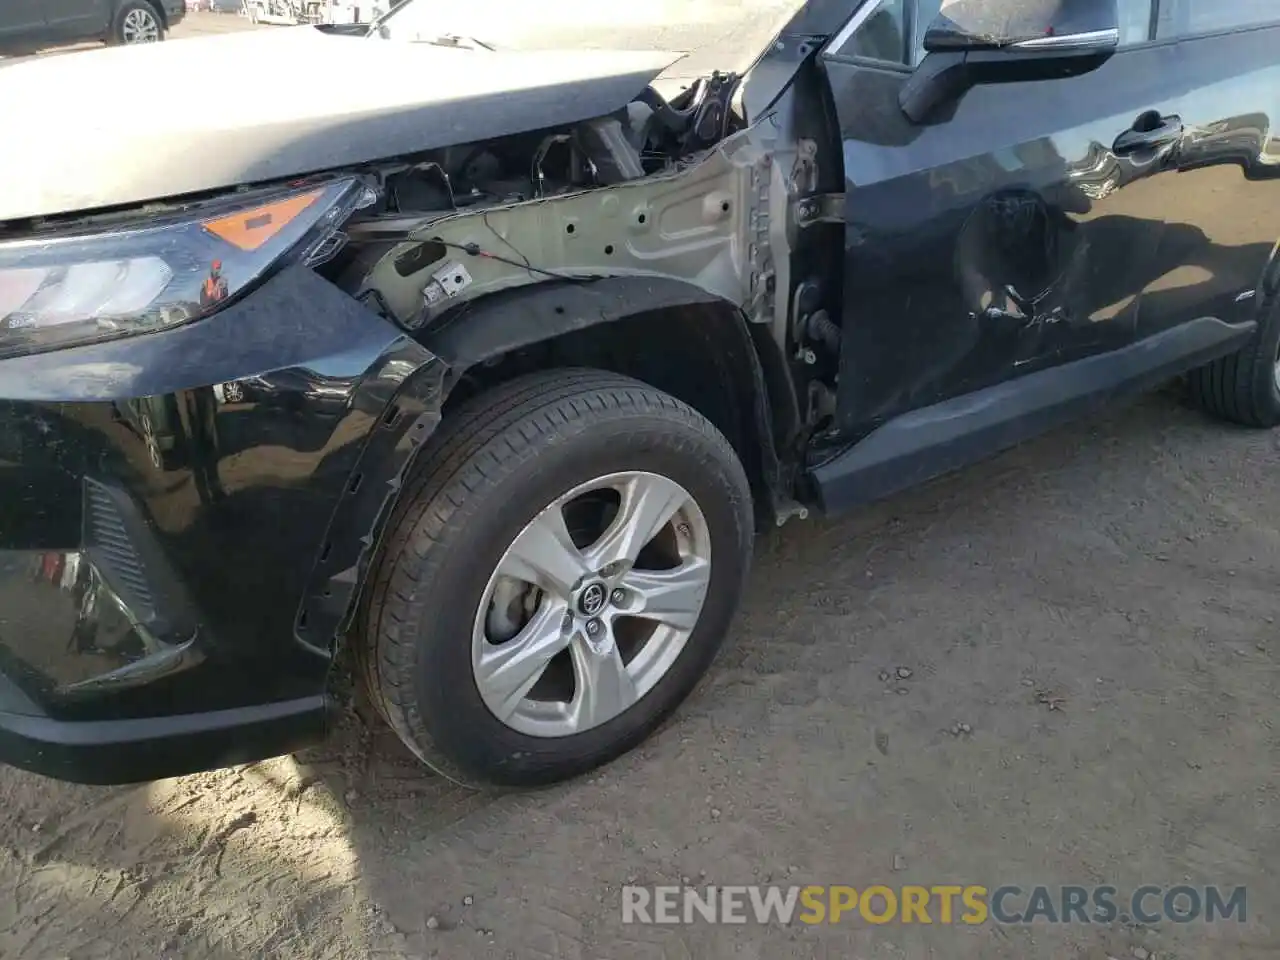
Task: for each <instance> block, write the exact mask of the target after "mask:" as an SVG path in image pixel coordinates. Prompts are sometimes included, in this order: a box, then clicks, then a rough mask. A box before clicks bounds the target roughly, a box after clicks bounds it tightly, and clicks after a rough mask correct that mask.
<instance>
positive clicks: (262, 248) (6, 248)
mask: <svg viewBox="0 0 1280 960" xmlns="http://www.w3.org/2000/svg"><path fill="white" fill-rule="evenodd" d="M372 199H373V194H372V191H371V189H370V188H369V187H368V186H367V185H366V184H365V183H364V182H363V181H361V180H358V179H355V178H346V179H342V180H333V181H329V182H327V183H323V184H319V185H311V186H308V187H305V188H302V189H294V190H285V191H279V192H270V193H261V192H259V193H256V194H254V195H252V197H249V196H241V197H238V198H236V199H233V200H228V201H218V202H215V203H210V204H205V205H201V206H199V207H193V208H191V209H189V210H187V211H186V212H184V213H182V214H176V215H171V216H168V217H165V218H162V219H151V220H147V221H145V222H138V223H126V224H123V225H112V226H110V227H104V228H101V229H99V230H97V231H92V232H85V231H79V232H76V233H50V234H47V235H33V236H31V237H27V238H23V239H21V240H10V241H0V357H8V356H15V355H19V354H27V353H36V352H40V351H44V350H52V349H56V348H58V347H68V346H73V345H79V344H84V343H92V342H95V341H99V340H108V339H113V338H115V337H122V336H129V335H131V334H138V333H148V332H150V331H154V330H162V329H165V328H167V327H172V326H175V325H177V324H181V323H186V322H188V321H190V320H194V319H197V318H199V317H202V316H206V315H207V314H210V313H212V312H214V311H215V310H218V309H220V308H221V307H223V306H225V305H226V304H227V303H228V302H229V301H231V300H233V299H234V298H236V297H237V296H240V295H241V294H243V293H244V292H245V291H247V290H248V289H250V288H251V287H252V286H253V285H254V284H255V283H256V282H257V281H258V280H260V279H262V278H263V277H264V276H265V275H266V274H267V273H268V272H270V271H271V270H272V269H273V268H274V267H276V266H278V265H279V264H280V263H282V262H284V261H286V260H287V261H294V260H300V261H303V262H310V263H316V262H318V261H319V260H321V259H323V258H325V257H327V256H331V255H332V254H333V253H334V252H335V250H336V244H335V240H338V239H340V237H341V235H340V234H339V233H338V229H339V227H341V226H342V224H343V223H344V222H345V221H346V219H347V218H348V217H349V216H350V215H351V213H352V212H353V211H354V210H356V209H359V208H360V207H363V206H365V205H367V204H368V203H369V202H371V201H372Z"/></svg>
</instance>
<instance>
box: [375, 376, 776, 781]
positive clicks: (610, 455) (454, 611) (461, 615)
mask: <svg viewBox="0 0 1280 960" xmlns="http://www.w3.org/2000/svg"><path fill="white" fill-rule="evenodd" d="M446 419H447V420H448V421H449V426H448V427H447V428H446V427H445V426H444V425H443V424H442V429H441V431H439V432H438V433H439V435H438V437H436V438H433V441H430V442H429V443H428V445H427V448H424V450H423V452H422V454H421V455H420V456H419V458H418V461H417V463H416V464H415V467H416V469H415V470H413V471H412V472H411V475H410V480H409V481H408V482H407V483H406V490H405V495H404V496H403V497H402V498H401V507H400V508H399V509H397V510H396V511H395V513H394V514H393V521H392V523H393V525H392V526H390V527H389V529H391V530H392V533H391V535H390V536H389V537H388V539H387V541H386V545H385V548H384V550H383V551H382V553H381V556H380V558H379V560H378V562H377V563H376V565H375V568H374V570H375V573H374V576H373V588H372V590H371V591H370V594H369V602H368V605H367V615H366V616H365V617H364V618H363V619H364V622H365V624H366V630H365V636H364V638H363V643H362V645H361V646H362V648H363V649H364V651H365V653H364V656H362V657H360V658H358V659H360V660H361V661H362V662H363V663H364V664H365V672H366V673H367V675H368V680H369V687H370V692H371V693H372V694H374V699H375V702H376V703H377V704H378V707H379V710H380V711H381V712H382V713H383V715H384V716H385V717H386V718H387V720H388V721H389V722H390V723H391V725H392V727H393V728H394V729H396V731H397V733H399V734H400V736H401V737H402V738H403V739H404V740H405V742H406V743H407V744H408V745H409V746H410V748H411V749H413V750H414V752H415V753H417V754H418V755H419V756H420V757H421V758H422V759H423V760H425V761H426V762H427V763H428V764H429V765H430V766H432V767H434V768H435V769H437V770H438V771H439V772H441V773H443V774H444V775H445V776H448V777H450V778H451V779H455V780H458V781H460V782H464V783H467V782H475V781H477V780H481V781H487V782H496V783H499V784H509V785H523V786H531V785H536V784H538V783H546V782H550V781H554V780H560V779H564V778H565V777H567V776H573V775H575V774H577V773H581V772H585V771H586V770H589V769H592V768H594V767H596V766H598V765H600V764H601V763H603V762H605V761H607V760H609V759H611V758H613V757H614V756H617V755H618V754H621V753H623V752H625V751H626V750H628V749H630V748H631V747H632V746H634V745H635V744H637V743H638V742H639V741H641V740H643V739H644V738H645V737H646V736H648V734H649V733H650V732H651V731H652V730H653V729H654V728H655V727H657V726H658V725H659V724H660V723H661V722H662V721H663V720H664V719H665V718H666V717H667V716H668V715H669V714H670V712H671V711H672V710H673V709H674V708H675V707H676V706H678V704H679V703H680V702H681V701H682V700H683V699H684V698H685V697H686V696H687V695H688V693H689V692H690V691H691V690H692V689H693V688H694V686H696V684H697V682H698V681H699V679H700V678H701V677H702V675H703V674H704V673H705V671H706V669H707V667H708V666H709V665H710V663H711V661H712V660H713V659H714V656H715V654H716V652H717V650H718V648H719V646H720V641H721V639H722V638H723V636H724V634H725V633H726V631H727V628H728V626H729V623H730V621H731V619H732V615H733V612H734V610H735V608H736V606H737V603H738V600H739V598H740V596H741V593H742V590H743V587H744V585H745V577H746V573H747V568H748V566H749V560H750V553H751V545H752V538H753V537H752V535H753V532H754V531H753V529H752V510H751V501H750V491H749V487H748V484H747V480H746V476H745V473H744V472H743V470H742V467H741V465H740V464H739V462H738V460H737V457H736V455H735V454H734V451H733V449H732V447H731V446H730V445H729V443H728V441H727V440H726V439H725V438H724V437H723V436H722V435H721V434H720V433H719V431H717V430H716V429H715V428H714V427H713V426H712V425H711V424H710V423H709V422H708V421H706V420H705V418H703V417H702V416H701V415H700V414H698V413H697V412H695V411H694V410H692V409H691V408H689V407H688V406H686V405H685V404H683V403H681V402H680V401H678V400H675V399H674V398H672V397H670V396H668V395H666V394H663V393H661V392H660V391H657V390H654V389H652V388H650V387H648V386H646V385H644V384H642V383H640V382H638V381H634V380H631V379H629V378H626V377H622V376H619V375H616V374H610V373H604V372H600V371H594V370H578V369H568V370H559V371H552V372H548V373H542V374H535V375H533V376H530V377H524V378H520V379H518V380H515V381H511V382H510V383H508V384H506V385H504V386H503V387H501V388H498V389H497V390H495V391H493V392H491V393H488V394H482V395H481V396H480V397H477V398H473V399H472V400H471V401H468V403H467V404H464V406H463V408H462V409H460V410H458V411H457V412H456V413H454V414H453V415H451V417H450V418H446ZM627 469H631V470H653V471H654V472H658V473H662V474H663V475H665V476H669V477H670V478H671V479H673V480H675V481H676V482H678V483H680V484H681V485H682V486H684V487H685V489H686V490H688V491H689V492H690V494H692V495H693V496H694V498H695V500H696V501H697V502H698V504H699V506H700V507H701V509H702V511H703V514H704V516H705V517H706V519H707V522H708V525H709V527H710V529H711V532H712V556H713V562H712V572H711V583H710V584H709V587H708V591H707V599H706V601H705V604H704V607H703V611H702V614H701V615H700V617H699V621H698V624H697V626H696V627H695V628H694V631H693V632H692V634H691V636H690V638H689V640H688V643H687V644H686V647H685V649H684V650H683V651H682V653H681V655H680V657H679V658H678V659H677V661H676V663H675V664H674V665H673V666H672V668H671V669H670V670H669V671H668V673H667V674H666V675H664V676H663V678H662V679H661V680H660V681H659V682H658V683H657V684H656V685H655V686H654V687H653V688H652V689H651V690H650V691H649V692H648V693H647V694H646V696H645V697H644V698H643V699H642V700H641V701H640V704H638V705H636V706H633V707H632V708H631V709H630V710H628V711H627V712H626V713H624V714H622V715H621V716H619V717H617V718H614V719H613V720H610V721H608V722H607V723H605V724H602V725H601V726H599V727H596V728H593V729H591V730H587V731H584V732H582V733H579V734H575V735H573V736H570V737H563V738H537V737H530V736H527V735H525V734H521V733H519V732H517V731H515V730H513V729H511V728H509V727H507V726H506V725H505V724H503V723H501V722H500V721H499V720H498V719H497V718H496V717H494V716H493V715H492V714H491V713H490V712H489V711H488V709H487V708H486V707H485V706H484V704H483V701H482V700H481V699H480V694H479V691H478V689H477V688H476V686H475V682H474V680H473V678H472V667H471V635H472V625H473V622H474V617H475V615H476V610H477V608H478V603H479V599H480V596H481V594H482V591H483V589H484V587H485V585H486V584H487V582H488V579H489V576H490V575H491V573H492V571H493V569H494V568H495V566H496V563H497V561H498V559H499V558H500V557H501V554H502V553H503V552H504V551H505V550H506V548H507V547H508V546H509V544H510V543H511V542H512V541H513V540H514V538H515V536H516V535H517V534H518V533H519V531H520V530H521V529H523V527H524V525H525V524H526V523H527V522H528V521H529V520H530V519H532V517H533V515H534V514H536V512H537V511H538V510H540V509H541V508H542V506H544V505H545V504H547V503H550V502H552V501H554V500H555V499H557V498H558V497H559V496H561V495H563V494H564V493H565V492H567V491H568V490H569V489H571V488H572V487H574V486H576V485H577V484H578V483H581V482H584V481H587V480H590V479H592V478H594V477H596V476H600V475H603V474H607V473H612V472H617V471H622V470H627ZM535 504H536V505H537V506H536V507H535V506H534V505H535ZM461 597H467V598H468V599H467V601H466V602H465V603H464V602H462V601H461V599H460V598H461ZM460 677H465V678H466V682H465V683H464V682H460V680H459V678H460Z"/></svg>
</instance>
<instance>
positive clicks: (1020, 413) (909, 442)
mask: <svg viewBox="0 0 1280 960" xmlns="http://www.w3.org/2000/svg"><path fill="white" fill-rule="evenodd" d="M1255 329H1256V324H1255V323H1253V322H1252V321H1250V322H1249V323H1242V324H1228V323H1223V322H1222V321H1220V320H1217V319H1214V318H1212V317H1206V318H1202V319H1199V320H1194V321H1192V322H1190V323H1187V324H1183V325H1182V326H1180V327H1176V328H1174V329H1172V330H1166V331H1164V332H1162V333H1158V334H1156V335H1155V336H1153V337H1148V338H1146V339H1145V340H1140V341H1138V342H1137V343H1134V344H1132V345H1130V346H1128V347H1124V348H1122V349H1120V350H1115V351H1112V352H1111V353H1105V354H1099V355H1097V356H1093V357H1086V358H1085V359H1083V360H1076V361H1074V362H1072V363H1066V364H1063V365H1062V366H1060V367H1054V368H1051V369H1048V370H1041V371H1038V372H1036V373H1032V374H1028V375H1027V376H1025V377H1019V378H1017V379H1014V380H1009V381H1007V382H1005V383H1001V384H997V385H996V386H993V387H987V388H985V389H983V390H977V391H975V392H973V393H970V394H966V395H964V396H962V397H956V398H954V399H951V400H945V401H943V402H942V403H937V404H933V405H932V406H928V407H923V408H921V409H919V410H912V411H911V412H910V413H904V414H902V415H901V416H898V417H895V418H894V419H892V420H890V421H889V422H887V423H885V424H883V425H882V426H880V427H877V428H876V429H875V430H873V431H872V432H871V433H869V434H868V435H867V436H866V437H864V438H863V439H862V440H860V441H859V442H858V443H856V444H854V445H853V446H852V447H850V448H849V449H847V450H845V451H844V452H843V453H840V454H838V455H837V456H836V457H834V458H833V459H831V460H829V461H827V462H826V463H824V464H822V465H821V466H818V467H814V468H812V469H811V470H810V471H809V477H810V479H811V480H812V482H813V487H814V489H815V491H816V493H817V497H818V504H819V506H820V507H821V509H823V510H824V511H827V512H836V511H839V510H843V509H846V508H848V507H852V506H856V505H857V504H860V503H867V502H869V501H872V500H877V499H879V498H881V497H886V496H889V495H891V494H894V493H897V492H899V491H901V490H905V489H907V488H909V487H913V486H915V485H917V484H919V483H923V482H924V481H926V480H930V479H932V478H934V477H937V476H940V475H942V474H944V473H949V472H950V471H952V470H956V469H959V468H960V467H964V466H968V465H969V464H971V463H975V462H977V461H979V460H983V459H985V458H987V457H990V456H992V455H993V454H996V453H999V452H1000V451H1001V450H1004V449H1007V448H1008V447H1012V446H1014V445H1015V444H1018V443H1021V442H1023V441H1024V440H1030V439H1032V438H1033V437H1036V436H1039V435H1040V434H1042V433H1044V432H1045V431H1047V430H1049V429H1051V428H1053V427H1056V426H1058V425H1060V424H1063V423H1067V422H1069V421H1071V420H1075V419H1077V418H1079V417H1081V416H1082V415H1084V414H1087V413H1089V412H1090V411H1093V410H1095V409H1097V408H1098V407H1101V406H1104V405H1105V404H1106V403H1108V402H1109V401H1111V400H1113V399H1116V398H1118V397H1122V396H1127V395H1131V394H1137V393H1142V392H1144V391H1146V390H1150V389H1152V388H1154V387H1156V386H1158V385H1159V384H1160V383H1162V382H1164V381H1165V380H1168V379H1170V378H1171V377H1174V376H1177V375H1178V374H1180V373H1184V372H1185V371H1187V370H1190V369H1192V368H1193V367H1197V366H1199V365H1201V364H1203V363H1208V362H1209V361H1210V360H1214V359H1216V358H1218V357H1221V356H1224V355H1226V354H1228V353H1231V352H1232V351H1234V350H1236V349H1238V348H1239V347H1240V346H1241V345H1243V344H1244V343H1245V342H1247V341H1248V339H1249V338H1250V337H1251V336H1252V335H1253V332H1254V330H1255Z"/></svg>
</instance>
